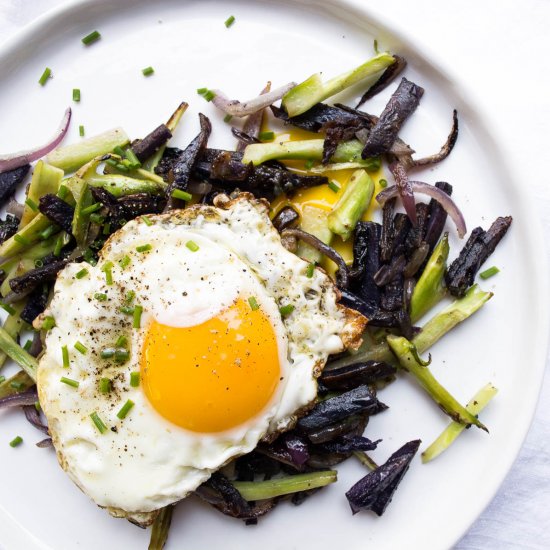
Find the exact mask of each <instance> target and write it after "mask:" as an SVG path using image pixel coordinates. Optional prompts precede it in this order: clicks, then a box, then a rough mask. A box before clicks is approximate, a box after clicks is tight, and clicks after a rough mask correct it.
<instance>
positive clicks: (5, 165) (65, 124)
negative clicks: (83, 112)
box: [0, 107, 71, 172]
mask: <svg viewBox="0 0 550 550" xmlns="http://www.w3.org/2000/svg"><path fill="white" fill-rule="evenodd" d="M70 122H71V108H70V107H69V108H68V109H67V110H66V111H65V114H64V115H63V119H62V120H61V124H60V125H59V128H58V129H57V131H56V132H55V135H54V136H53V138H52V139H51V140H50V141H48V142H47V143H45V144H44V145H41V146H40V147H36V148H35V149H29V150H28V151H19V152H17V153H12V154H10V155H0V172H7V171H8V170H13V169H15V168H19V167H20V166H23V165H25V164H29V163H30V162H34V161H35V160H38V159H39V158H42V157H43V156H45V155H47V154H48V153H49V152H50V151H52V150H53V149H55V148H56V147H57V146H58V145H59V144H60V143H61V141H62V140H63V138H64V137H65V134H66V133H67V130H68V129H69V123H70Z"/></svg>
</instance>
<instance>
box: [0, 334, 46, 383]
mask: <svg viewBox="0 0 550 550" xmlns="http://www.w3.org/2000/svg"><path fill="white" fill-rule="evenodd" d="M0 350H2V351H3V352H4V353H5V354H6V355H7V356H8V357H10V358H11V359H13V360H14V361H15V362H16V363H17V364H18V365H19V366H20V367H21V368H22V369H23V370H24V371H25V372H26V373H27V374H28V375H29V376H30V378H32V379H33V380H34V381H35V382H36V369H37V368H38V363H37V361H36V359H35V358H34V357H33V356H32V355H29V354H28V353H27V352H26V351H25V350H24V349H23V348H22V347H21V346H20V345H19V344H18V343H17V342H16V341H15V340H14V339H13V338H12V337H11V336H10V335H9V334H8V333H7V332H6V331H5V330H4V329H3V328H0Z"/></svg>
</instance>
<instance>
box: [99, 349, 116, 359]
mask: <svg viewBox="0 0 550 550" xmlns="http://www.w3.org/2000/svg"><path fill="white" fill-rule="evenodd" d="M115 351H116V350H115V348H105V349H102V350H101V353H100V354H99V356H100V357H101V359H111V357H114V356H115Z"/></svg>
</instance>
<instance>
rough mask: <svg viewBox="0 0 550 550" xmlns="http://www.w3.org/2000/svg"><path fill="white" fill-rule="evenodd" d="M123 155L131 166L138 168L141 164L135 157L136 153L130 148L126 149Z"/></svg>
mask: <svg viewBox="0 0 550 550" xmlns="http://www.w3.org/2000/svg"><path fill="white" fill-rule="evenodd" d="M125 155H126V159H127V160H128V161H129V162H130V166H131V167H132V168H139V167H140V166H141V162H140V161H139V159H138V158H137V157H136V154H135V153H134V151H133V150H132V149H127V150H126V153H125Z"/></svg>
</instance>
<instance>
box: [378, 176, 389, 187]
mask: <svg viewBox="0 0 550 550" xmlns="http://www.w3.org/2000/svg"><path fill="white" fill-rule="evenodd" d="M378 185H380V187H382V188H385V187H387V186H388V180H385V179H384V178H382V179H381V180H378Z"/></svg>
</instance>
